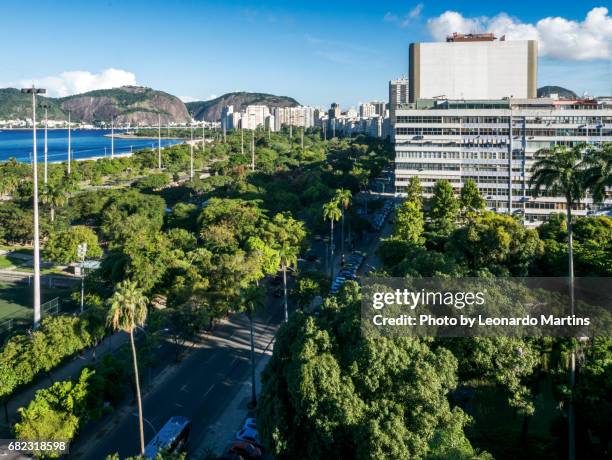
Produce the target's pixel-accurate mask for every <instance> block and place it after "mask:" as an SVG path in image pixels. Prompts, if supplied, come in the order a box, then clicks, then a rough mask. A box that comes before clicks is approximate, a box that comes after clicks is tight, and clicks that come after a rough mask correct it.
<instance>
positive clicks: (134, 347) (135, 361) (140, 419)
mask: <svg viewBox="0 0 612 460" xmlns="http://www.w3.org/2000/svg"><path fill="white" fill-rule="evenodd" d="M130 344H131V345H132V360H133V362H134V382H135V383H136V401H137V402H138V430H139V432H140V454H141V455H144V451H145V442H144V428H143V426H142V399H141V398H140V379H139V378H138V360H137V358H136V344H134V330H133V329H132V330H131V331H130Z"/></svg>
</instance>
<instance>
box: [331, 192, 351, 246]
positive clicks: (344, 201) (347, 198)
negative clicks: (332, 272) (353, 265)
mask: <svg viewBox="0 0 612 460" xmlns="http://www.w3.org/2000/svg"><path fill="white" fill-rule="evenodd" d="M351 198H352V194H351V191H350V190H347V189H344V188H339V189H337V190H336V193H335V195H334V199H335V200H336V201H337V202H338V204H339V205H340V210H341V211H342V230H341V233H340V235H341V240H340V253H341V254H344V214H345V213H346V210H347V209H348V207H349V205H350V204H351Z"/></svg>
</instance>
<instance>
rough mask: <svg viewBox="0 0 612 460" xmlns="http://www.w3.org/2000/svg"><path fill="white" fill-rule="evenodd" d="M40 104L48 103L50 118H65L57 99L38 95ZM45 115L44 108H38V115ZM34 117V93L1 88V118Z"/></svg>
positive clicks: (40, 116)
mask: <svg viewBox="0 0 612 460" xmlns="http://www.w3.org/2000/svg"><path fill="white" fill-rule="evenodd" d="M36 100H37V102H38V104H39V105H44V104H47V105H48V106H49V107H48V109H47V111H48V114H49V118H50V119H52V120H63V119H64V115H65V114H64V112H63V111H62V108H61V106H60V104H59V102H58V101H57V100H56V99H53V98H49V97H44V96H37V98H36ZM44 116H45V112H44V109H42V108H37V117H38V118H40V119H42V117H44ZM25 118H32V95H31V94H25V93H22V92H21V91H20V90H18V89H15V88H2V89H0V119H1V120H23V119H25Z"/></svg>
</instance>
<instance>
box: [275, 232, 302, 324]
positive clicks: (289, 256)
mask: <svg viewBox="0 0 612 460" xmlns="http://www.w3.org/2000/svg"><path fill="white" fill-rule="evenodd" d="M278 256H279V258H280V268H281V270H282V271H283V298H284V303H285V322H287V321H289V307H288V305H287V269H288V268H292V267H296V266H297V257H298V248H297V247H296V246H293V245H290V244H288V243H286V242H285V243H283V245H282V246H281V247H280V248H279V249H278Z"/></svg>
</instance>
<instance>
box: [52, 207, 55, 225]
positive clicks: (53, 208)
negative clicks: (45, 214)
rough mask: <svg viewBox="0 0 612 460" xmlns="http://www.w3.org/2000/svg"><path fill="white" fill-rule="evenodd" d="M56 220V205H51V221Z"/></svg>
mask: <svg viewBox="0 0 612 460" xmlns="http://www.w3.org/2000/svg"><path fill="white" fill-rule="evenodd" d="M54 220H55V207H54V206H51V222H53V221H54Z"/></svg>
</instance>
